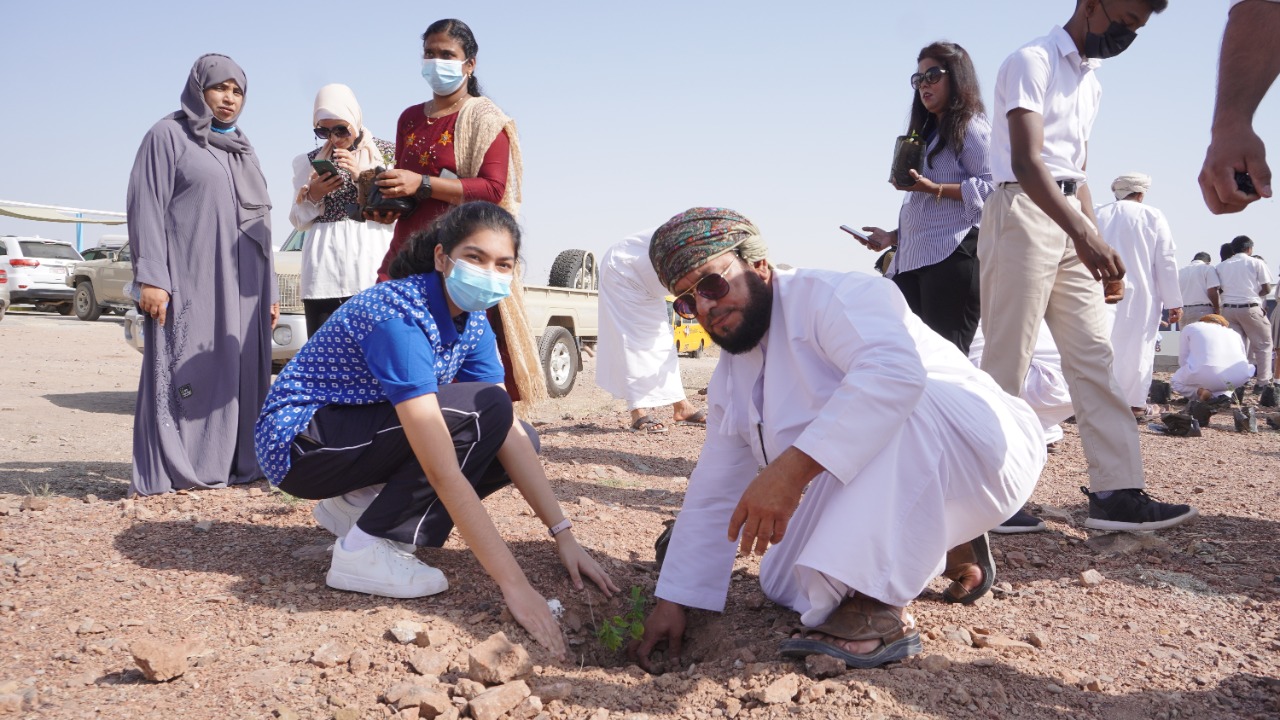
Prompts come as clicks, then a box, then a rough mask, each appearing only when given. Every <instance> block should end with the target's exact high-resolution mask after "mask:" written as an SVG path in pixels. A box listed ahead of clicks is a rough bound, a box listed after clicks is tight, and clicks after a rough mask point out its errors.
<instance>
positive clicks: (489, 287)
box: [444, 258, 511, 312]
mask: <svg viewBox="0 0 1280 720" xmlns="http://www.w3.org/2000/svg"><path fill="white" fill-rule="evenodd" d="M449 260H450V261H451V262H453V272H451V273H449V276H448V277H446V278H445V279H444V286H445V288H446V289H447V290H448V291H449V299H450V300H453V304H454V305H457V306H458V307H459V308H461V309H462V310H466V311H467V312H479V311H481V310H488V309H489V308H491V307H493V306H494V305H497V304H498V302H499V301H500V300H502V298H504V297H506V296H508V295H510V294H511V276H510V275H506V274H503V273H500V272H496V271H493V270H485V269H483V268H478V267H476V266H475V265H472V264H470V263H468V262H467V261H465V260H454V259H453V258H449Z"/></svg>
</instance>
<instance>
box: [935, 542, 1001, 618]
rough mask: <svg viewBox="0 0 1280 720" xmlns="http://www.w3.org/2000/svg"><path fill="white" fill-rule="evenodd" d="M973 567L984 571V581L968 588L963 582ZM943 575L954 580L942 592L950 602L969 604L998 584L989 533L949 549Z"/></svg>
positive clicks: (944, 597)
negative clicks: (988, 537)
mask: <svg viewBox="0 0 1280 720" xmlns="http://www.w3.org/2000/svg"><path fill="white" fill-rule="evenodd" d="M971 567H976V568H977V569H978V570H979V571H981V572H982V582H980V583H978V585H977V586H976V587H974V588H973V589H972V590H970V589H968V588H966V587H965V586H964V583H962V582H961V579H963V578H964V576H965V575H967V574H968V573H969V570H970V568H971ZM942 577H945V578H947V579H949V580H952V581H953V582H952V583H951V584H950V585H949V586H947V589H946V590H944V591H943V592H942V599H943V600H945V601H947V602H949V603H963V604H965V605H969V604H972V603H973V602H975V601H976V600H977V599H978V598H980V597H982V596H983V595H986V594H987V591H988V590H990V589H991V586H992V585H995V584H996V561H995V558H994V557H992V556H991V543H990V542H989V541H988V539H987V534H986V533H983V534H982V535H980V536H978V537H977V538H974V539H973V540H971V541H969V542H967V543H965V544H963V545H958V546H956V547H953V548H951V549H950V550H948V551H947V568H946V569H945V570H943V571H942Z"/></svg>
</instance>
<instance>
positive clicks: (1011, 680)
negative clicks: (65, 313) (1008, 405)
mask: <svg viewBox="0 0 1280 720" xmlns="http://www.w3.org/2000/svg"><path fill="white" fill-rule="evenodd" d="M0 333H2V334H3V342H0V359H2V360H4V361H6V362H4V367H5V368H6V379H5V382H4V386H3V387H4V394H5V399H4V405H5V409H6V410H8V409H9V408H12V411H9V412H4V413H0V515H2V516H3V520H0V711H10V712H14V713H20V714H25V715H30V716H33V717H34V716H38V717H59V718H61V717H85V716H93V717H100V718H128V717H163V716H169V715H181V716H183V717H188V718H205V717H209V718H221V717H247V718H268V717H294V718H324V719H328V718H333V717H338V716H341V717H374V718H382V717H392V716H394V715H395V714H396V713H397V712H399V711H398V710H393V709H392V707H391V705H389V704H387V702H386V700H385V697H384V696H383V693H384V692H386V691H387V690H388V689H389V688H397V687H398V688H402V689H404V690H405V692H408V689H409V688H414V692H417V693H419V697H418V699H419V700H421V698H430V703H432V707H436V706H438V705H439V704H440V703H439V699H440V695H439V693H444V694H446V695H448V696H449V697H450V698H451V700H452V702H453V704H454V707H453V708H446V709H445V710H444V711H443V712H441V715H440V717H445V716H448V717H453V716H454V715H455V713H457V712H458V711H459V710H461V711H463V712H462V713H461V714H464V715H465V714H468V713H469V710H468V708H467V704H468V702H469V698H470V699H471V700H475V699H478V698H480V697H481V696H482V694H483V692H494V690H488V691H481V690H480V689H479V687H478V684H477V683H474V682H471V681H469V680H467V670H468V666H469V658H470V657H471V656H470V652H471V651H472V649H473V648H475V647H476V646H478V645H480V644H481V643H482V642H483V641H485V639H486V638H490V637H491V636H493V635H494V634H495V633H498V632H502V633H505V635H506V637H507V638H509V640H510V641H511V643H513V644H518V645H521V646H523V647H524V648H525V649H526V650H527V652H528V654H529V658H530V662H531V663H532V672H531V674H529V675H527V676H525V677H524V678H523V679H522V680H516V681H514V682H511V683H507V685H499V686H496V687H497V688H504V687H506V688H507V689H505V690H503V691H502V692H501V693H500V694H499V695H495V696H493V697H492V700H493V701H492V702H491V701H490V700H486V701H485V704H484V705H483V706H482V707H481V708H480V712H481V713H492V712H498V710H497V709H499V708H501V709H502V710H501V711H502V712H506V708H508V707H513V708H515V712H516V714H520V715H524V714H527V713H534V712H535V709H537V710H536V713H540V714H537V716H538V717H546V718H550V719H556V720H558V719H560V718H595V719H596V720H606V719H607V718H613V719H615V720H616V719H618V718H624V717H633V718H639V717H642V716H643V717H647V718H652V719H654V720H657V719H659V718H680V719H682V720H686V719H687V720H703V719H704V718H713V717H714V718H720V717H730V718H736V717H751V718H757V717H788V718H789V717H802V718H808V717H813V718H828V717H834V718H843V717H881V718H899V717H911V718H915V717H929V718H951V717H996V718H1003V717H1055V718H1059V717H1060V718H1066V717H1072V718H1174V717H1180V718H1201V717H1203V718H1209V717H1212V718H1236V717H1241V718H1252V717H1259V718H1271V717H1277V716H1280V700H1277V698H1280V681H1278V680H1277V677H1278V676H1280V660H1278V658H1280V622H1278V618H1277V615H1278V614H1280V593H1278V590H1280V583H1278V582H1277V575H1280V539H1278V538H1280V533H1278V532H1277V529H1278V526H1277V521H1278V520H1280V503H1278V502H1277V501H1278V500H1280V433H1277V432H1276V431H1274V430H1271V429H1270V428H1269V427H1265V426H1263V425H1264V424H1263V423H1261V422H1260V423H1259V426H1260V431H1259V432H1258V433H1256V434H1253V433H1236V432H1235V428H1234V422H1233V419H1232V417H1231V416H1230V415H1228V414H1220V415H1218V416H1215V417H1214V418H1213V422H1212V423H1211V425H1210V426H1209V427H1208V428H1207V429H1205V431H1204V436H1203V437H1201V438H1177V437H1168V436H1164V435H1157V434H1155V433H1153V432H1151V431H1149V430H1147V429H1145V428H1144V429H1142V430H1141V431H1140V432H1141V437H1142V445H1143V452H1144V459H1145V462H1146V468H1147V472H1148V481H1149V488H1148V490H1149V491H1150V492H1151V493H1152V495H1153V496H1155V497H1156V498H1158V499H1161V500H1167V501H1177V502H1193V503H1194V504H1195V505H1196V506H1197V507H1198V508H1199V509H1200V512H1201V517H1200V518H1199V519H1197V520H1196V521H1194V522H1192V523H1189V524H1187V525H1185V526H1183V527H1180V528H1175V529H1173V530H1170V531H1166V532H1162V533H1159V534H1158V535H1154V536H1112V535H1104V534H1099V533H1094V532H1092V531H1089V530H1087V529H1085V528H1084V527H1083V525H1082V521H1083V519H1084V517H1085V511H1086V507H1085V504H1084V498H1083V496H1081V494H1080V492H1079V490H1078V486H1080V485H1085V484H1087V477H1086V475H1085V459H1084V457H1083V454H1082V452H1081V448H1080V442H1079V436H1078V434H1077V433H1076V429H1075V426H1073V425H1067V426H1065V428H1066V438H1065V439H1064V440H1063V442H1062V443H1061V444H1060V450H1059V451H1058V452H1057V453H1055V454H1052V455H1050V458H1049V465H1048V467H1047V469H1046V471H1045V473H1044V475H1043V477H1042V480H1041V483H1040V485H1039V487H1038V488H1037V490H1036V493H1035V495H1034V497H1033V498H1032V503H1031V506H1030V509H1031V511H1032V512H1033V513H1037V514H1040V515H1041V516H1042V517H1043V518H1044V519H1045V520H1046V522H1047V523H1048V526H1049V532H1046V533H1041V534H1031V535H1020V536H1002V537H999V538H995V539H994V540H993V544H994V546H995V547H994V554H995V555H996V557H997V566H998V568H999V571H1000V577H999V580H1000V583H1001V584H1000V586H999V587H1000V591H999V592H997V593H993V594H992V595H990V596H988V597H987V598H984V599H983V601H981V602H979V603H978V604H975V605H973V606H955V605H947V604H944V603H943V602H941V591H942V590H943V589H944V588H945V586H946V583H945V581H943V580H938V581H936V582H934V583H933V584H932V585H931V586H930V587H929V588H928V589H927V590H926V591H925V592H924V594H923V595H922V596H921V598H920V600H919V601H918V602H917V603H915V604H914V605H913V607H912V609H911V612H912V614H913V615H914V616H915V618H916V622H917V625H918V626H919V628H920V630H921V633H922V635H923V639H924V644H925V652H924V653H923V654H922V655H921V656H919V657H916V658H911V659H908V660H907V661H906V662H903V663H901V664H898V665H896V666H894V667H891V668H885V669H879V670H870V671H849V672H842V673H837V674H835V675H834V676H833V677H829V678H827V679H819V678H818V677H810V676H807V675H806V665H805V663H803V662H797V661H789V660H783V659H782V658H780V656H779V655H778V653H777V646H778V643H779V641H780V640H781V639H783V638H785V637H786V633H787V630H788V629H789V628H790V626H791V625H792V624H793V623H795V622H796V617H795V615H794V613H791V612H789V611H787V610H785V609H783V608H780V607H777V606H775V605H774V604H773V603H771V602H769V601H768V600H766V599H764V598H763V596H762V595H761V593H760V590H759V585H758V582H757V577H758V570H759V564H758V561H756V560H752V559H740V560H739V561H738V562H737V564H736V566H735V571H734V574H733V578H732V581H731V585H730V591H729V598H728V604H727V611H726V613H725V614H723V615H719V614H714V613H707V612H701V611H695V612H691V613H690V616H689V627H688V635H687V638H686V643H685V649H684V652H682V663H683V664H682V665H680V666H674V665H672V664H669V663H668V662H667V659H666V658H663V657H660V656H659V657H656V658H655V660H657V661H658V663H659V664H660V665H663V666H665V667H666V670H667V672H666V673H665V674H662V675H656V676H651V675H648V674H647V673H645V672H643V671H641V670H640V669H639V668H637V667H636V666H634V665H633V664H631V663H629V662H628V660H627V659H626V656H625V654H624V652H622V651H618V652H613V651H609V650H607V649H606V648H604V647H603V646H602V645H601V643H600V642H599V641H597V640H596V638H595V629H596V628H597V627H599V625H600V623H601V622H602V621H603V619H604V618H607V617H612V616H614V615H623V614H625V613H626V610H627V608H626V605H625V603H624V601H623V600H621V599H615V600H612V601H610V600H605V599H604V598H602V597H601V596H600V595H599V594H598V593H595V592H592V591H590V590H587V591H578V590H575V589H574V588H573V587H572V585H571V584H570V582H569V580H568V578H567V577H566V575H565V573H564V571H563V569H562V568H561V566H560V564H559V562H558V559H557V557H556V554H555V548H554V546H553V544H552V543H550V542H549V541H548V540H547V539H546V530H545V528H543V527H542V526H541V524H540V523H539V522H538V520H537V519H536V518H534V517H532V516H531V515H530V514H529V513H528V512H527V510H526V509H525V506H524V503H523V502H522V501H521V500H520V498H519V496H518V495H517V494H516V493H515V492H514V491H512V490H510V489H508V490H504V491H501V492H499V493H497V494H495V495H494V496H492V497H490V498H489V499H488V500H486V506H487V508H488V509H489V511H490V513H491V514H492V515H493V517H494V519H495V523H496V525H497V526H498V529H499V530H500V531H501V532H502V534H503V536H504V537H506V538H507V540H508V542H509V543H510V545H511V547H512V550H513V552H514V553H515V555H516V558H517V560H518V561H519V562H520V565H521V566H522V567H523V568H524V569H525V572H526V573H527V574H528V576H529V578H530V579H531V580H532V582H533V583H534V585H535V586H536V587H537V588H538V589H539V590H540V591H541V592H542V593H543V594H544V596H546V597H548V598H558V599H559V600H560V601H561V602H562V604H563V606H564V608H565V617H564V620H563V625H564V626H565V627H566V628H567V629H568V637H569V647H570V652H571V655H572V657H571V659H570V660H569V661H567V662H564V663H557V662H555V661H554V660H553V659H552V658H550V657H549V656H548V655H547V654H546V653H545V652H543V651H542V650H541V649H540V648H539V647H538V646H537V645H536V643H534V642H533V641H532V640H531V639H530V638H529V636H528V635H527V634H526V633H525V632H524V631H523V630H522V629H520V628H519V626H517V625H516V624H515V623H514V622H512V621H510V619H509V615H508V614H506V613H504V612H503V611H504V609H505V608H504V606H503V603H502V597H501V594H500V593H499V592H498V590H497V588H496V586H495V585H494V584H493V583H492V582H491V581H490V580H489V579H488V578H487V577H486V576H485V575H484V573H483V571H482V570H481V568H480V567H479V565H478V564H477V563H476V561H475V559H474V558H473V557H472V556H471V555H470V553H469V552H467V550H466V548H465V547H464V546H463V545H462V543H461V542H460V540H459V539H458V537H457V535H456V533H455V535H454V537H453V538H451V539H450V541H449V542H448V543H447V544H446V545H445V547H443V548H440V549H430V550H422V551H420V552H419V556H420V557H421V558H422V559H423V560H424V561H426V562H428V563H431V564H432V565H435V566H437V567H439V568H440V569H441V570H443V571H444V573H445V574H446V575H447V576H448V577H449V580H450V589H449V591H448V592H446V593H443V594H441V595H438V596H434V597H431V598H426V599H423V600H407V601H404V600H392V599H386V598H374V597H367V596H362V595H357V594H351V593H343V592H338V591H333V590H330V589H328V588H327V587H325V585H324V572H325V570H326V568H327V563H328V554H327V548H328V546H329V544H331V542H332V538H330V537H328V536H327V533H326V532H325V531H324V530H323V529H321V528H319V527H317V526H316V525H315V523H314V521H313V520H312V518H311V515H310V511H311V507H312V503H310V502H304V501H297V500H294V499H291V498H288V497H287V496H282V495H280V494H278V493H275V492H272V491H271V489H270V488H269V487H267V486H266V485H265V484H263V483H256V484H253V485H250V486H247V487H238V488H233V489H229V490H223V491H216V492H206V493H182V494H173V495H169V496H165V497H156V498H142V499H137V500H132V501H129V500H125V499H124V496H125V491H126V489H127V487H128V477H129V474H130V442H131V424H132V412H133V404H134V389H135V387H136V384H137V375H138V366H139V355H138V354H137V353H136V352H135V351H133V350H132V349H130V348H128V347H127V346H126V345H125V344H124V342H123V341H122V340H121V327H120V324H119V322H118V321H117V320H113V319H110V318H106V317H104V318H103V319H102V320H100V321H99V322H96V323H83V322H78V321H76V320H75V319H74V318H61V317H57V316H52V315H40V314H24V313H10V314H9V315H8V316H6V318H5V320H4V325H3V327H2V328H0ZM593 362H594V361H592V360H588V361H587V365H586V369H585V372H584V373H583V375H582V376H580V378H579V381H578V387H577V388H575V389H574V391H573V393H572V394H571V395H570V396H569V397H568V398H565V399H563V400H560V401H553V402H549V403H547V404H546V405H544V406H543V407H540V408H538V409H537V411H536V412H534V413H533V414H532V417H531V419H532V421H533V422H534V424H535V427H537V429H538V432H539V433H540V435H541V437H542V440H543V457H544V460H545V462H546V468H547V472H548V475H549V477H550V478H551V480H552V484H553V486H554V488H555V491H556V493H557V495H558V496H559V497H560V499H561V502H562V503H564V505H565V509H566V512H567V513H569V515H570V516H571V517H572V518H573V520H574V532H575V534H576V535H577V536H578V538H579V539H580V540H581V541H582V543H583V545H584V546H586V547H587V548H588V549H590V550H591V551H592V552H594V553H595V554H596V556H597V557H599V558H600V559H601V560H602V562H603V563H604V564H605V566H606V568H607V569H608V570H609V572H611V573H612V575H613V577H614V580H615V582H617V583H618V585H619V586H621V587H622V588H624V590H628V591H629V590H630V588H631V587H633V586H634V587H639V588H641V590H642V591H643V592H644V593H645V594H646V596H648V595H650V594H651V593H652V590H653V587H654V585H655V583H656V581H657V573H656V571H655V569H654V566H653V540H654V539H655V538H656V537H657V535H658V534H659V533H660V532H661V530H662V522H663V521H664V520H666V519H669V518H671V517H673V516H674V515H675V513H676V512H677V511H678V509H679V506H680V502H681V498H682V497H683V493H684V491H685V486H686V484H687V480H686V478H688V477H689V475H690V474H691V472H692V471H693V467H694V463H695V461H696V458H697V453H698V449H699V447H700V445H701V442H702V439H703V437H704V434H705V431H704V430H702V429H701V428H695V427H686V426H676V427H672V428H671V429H670V431H669V432H668V433H666V434H664V435H644V434H633V433H630V432H627V431H626V429H625V428H626V425H627V415H626V412H625V409H624V408H623V407H622V404H621V403H620V402H618V401H615V400H613V399H611V398H609V397H608V396H607V395H606V394H604V393H602V392H601V391H599V390H598V389H596V388H595V387H594V385H593V382H592V378H593V364H592V363H593ZM715 362H716V357H715V356H714V353H712V354H711V355H710V356H709V357H707V358H704V359H702V360H697V361H693V360H685V359H682V360H681V363H682V369H683V372H684V376H685V384H686V387H687V388H688V391H689V394H690V397H691V398H692V399H693V401H694V402H695V403H699V404H702V403H703V402H704V399H703V398H700V397H699V396H697V394H696V391H697V390H699V389H701V388H703V387H705V386H706V382H707V378H708V377H709V373H710V371H711V369H712V368H713V367H714V365H715ZM1247 402H1250V403H1251V402H1253V398H1250V399H1248V400H1247ZM1173 409H1175V410H1176V409H1178V406H1174V407H1173ZM658 412H659V417H664V418H669V417H670V416H669V414H666V413H668V412H669V411H658ZM61 438H70V441H68V440H63V439H61ZM853 544H856V538H851V545H853ZM1095 574H1096V576H1098V577H1099V578H1101V580H1100V582H1099V583H1096V584H1095V583H1092V582H1090V580H1092V579H1093V578H1094V575H1095ZM1086 577H1087V578H1089V580H1086V579H1085V578H1086ZM401 623H403V624H401ZM414 624H416V626H415V625H414ZM395 628H400V629H401V632H400V633H395V635H398V636H399V637H398V638H397V637H393V632H392V631H393V629H395ZM402 643H403V644H402ZM423 645H429V646H430V649H429V650H426V649H425V648H424V647H423ZM979 645H985V647H981V646H979ZM135 648H136V652H137V653H138V654H141V655H145V654H147V653H150V652H154V651H156V650H157V648H169V649H170V650H171V651H177V652H171V653H170V654H171V655H173V657H172V658H171V659H172V660H173V661H174V664H175V665H177V664H179V661H178V660H177V655H182V656H183V659H184V660H185V662H186V664H187V665H188V667H186V668H185V669H184V671H183V672H182V673H181V674H180V675H177V676H175V677H172V678H171V679H169V680H168V681H164V682H160V681H150V680H148V679H147V678H146V676H145V674H144V670H143V669H142V668H140V667H139V665H138V663H137V662H136V661H135V660H134V654H135V650H134V649H135ZM426 652H430V653H432V656H431V657H429V658H428V657H427V656H426V654H425V653H426ZM520 664H521V665H523V663H520ZM422 670H431V671H439V672H438V674H437V673H434V672H433V673H431V674H425V675H423V674H418V673H419V672H421V671H422ZM836 670H838V669H831V670H830V671H831V672H834V671H836ZM828 672H829V669H828V668H826V667H815V668H814V669H813V674H814V675H818V676H822V675H827V674H828ZM158 677H159V676H157V679H158ZM529 693H532V694H529ZM406 697H407V696H402V697H400V698H399V699H400V700H402V701H403V700H405V699H406ZM533 698H537V700H536V701H535V700H533ZM420 704H421V702H420ZM410 709H411V708H410V707H406V708H405V710H406V714H407V711H408V710H410ZM473 717H474V714H473Z"/></svg>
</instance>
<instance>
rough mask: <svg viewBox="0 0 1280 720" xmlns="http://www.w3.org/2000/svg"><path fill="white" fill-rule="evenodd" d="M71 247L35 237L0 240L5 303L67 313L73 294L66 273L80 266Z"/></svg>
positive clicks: (5, 237)
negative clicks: (6, 298) (7, 296)
mask: <svg viewBox="0 0 1280 720" xmlns="http://www.w3.org/2000/svg"><path fill="white" fill-rule="evenodd" d="M80 260H81V258H80V253H78V252H76V249H75V246H73V245H72V244H71V243H68V242H63V241H61V240H47V239H45V238H38V237H17V236H14V235H5V236H2V237H0V269H3V270H4V271H5V279H4V280H5V282H4V286H5V287H6V288H7V289H8V291H9V303H10V304H17V305H35V306H36V307H37V308H38V309H41V310H57V311H58V312H60V313H62V314H63V315H66V314H68V313H70V312H71V300H72V298H73V297H75V290H73V289H71V288H69V287H67V273H69V272H71V268H72V266H74V265H75V264H76V263H78V262H80Z"/></svg>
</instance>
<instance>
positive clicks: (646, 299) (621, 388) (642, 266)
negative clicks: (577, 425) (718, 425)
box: [596, 230, 707, 432]
mask: <svg viewBox="0 0 1280 720" xmlns="http://www.w3.org/2000/svg"><path fill="white" fill-rule="evenodd" d="M652 237H653V231H652V230H646V231H644V232H639V233H636V234H635V235H632V236H630V237H628V238H627V239H626V240H623V241H622V242H620V243H618V244H616V245H614V246H612V247H610V248H609V249H608V250H606V251H605V252H604V257H603V258H602V259H601V262H600V339H599V343H598V344H597V346H596V353H597V354H596V384H597V385H599V386H600V387H601V388H604V389H605V390H608V391H609V392H610V393H611V394H612V395H613V396H614V397H616V398H618V399H619V400H625V401H626V402H627V410H629V411H630V412H631V429H632V430H633V431H637V432H644V431H647V432H666V426H665V425H664V424H663V423H662V422H660V421H658V420H654V419H653V418H652V417H651V416H650V415H649V414H648V413H646V412H645V410H646V409H647V408H656V407H664V406H667V405H670V406H671V419H672V420H673V421H674V422H677V423H699V424H704V425H705V424H706V422H707V413H706V411H705V410H699V409H698V408H696V407H694V405H693V403H691V402H689V400H688V398H687V397H686V396H685V393H684V384H683V383H682V382H681V380H680V360H679V357H678V353H677V352H676V349H675V346H674V344H673V342H674V341H673V339H672V338H673V335H672V330H671V321H670V316H669V315H668V313H667V289H666V288H664V287H663V286H662V283H660V282H658V274H657V273H656V272H654V270H653V263H651V262H649V243H650V239H651V238H652Z"/></svg>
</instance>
